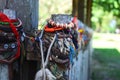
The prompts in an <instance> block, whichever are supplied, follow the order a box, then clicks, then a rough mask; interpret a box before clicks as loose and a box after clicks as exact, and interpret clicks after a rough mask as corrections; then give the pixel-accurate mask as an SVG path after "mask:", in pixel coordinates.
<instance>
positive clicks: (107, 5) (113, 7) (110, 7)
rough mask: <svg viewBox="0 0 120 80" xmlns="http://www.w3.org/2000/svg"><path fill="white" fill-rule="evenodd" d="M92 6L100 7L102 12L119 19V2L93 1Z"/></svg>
mask: <svg viewBox="0 0 120 80" xmlns="http://www.w3.org/2000/svg"><path fill="white" fill-rule="evenodd" d="M93 6H96V7H102V8H103V10H104V11H108V12H112V13H113V14H114V16H117V17H120V12H119V10H120V0H93Z"/></svg>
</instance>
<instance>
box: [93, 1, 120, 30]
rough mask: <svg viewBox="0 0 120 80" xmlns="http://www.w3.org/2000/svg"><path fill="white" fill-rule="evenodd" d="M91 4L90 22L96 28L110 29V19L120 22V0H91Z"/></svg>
mask: <svg viewBox="0 0 120 80" xmlns="http://www.w3.org/2000/svg"><path fill="white" fill-rule="evenodd" d="M92 5H93V6H92V24H93V26H94V27H93V28H95V29H96V30H102V31H103V32H107V31H110V30H111V29H110V28H111V27H110V23H111V21H112V20H116V22H117V24H119V23H120V22H119V21H120V19H119V18H120V11H119V10H120V0H93V4H92ZM115 28H116V27H114V29H115Z"/></svg>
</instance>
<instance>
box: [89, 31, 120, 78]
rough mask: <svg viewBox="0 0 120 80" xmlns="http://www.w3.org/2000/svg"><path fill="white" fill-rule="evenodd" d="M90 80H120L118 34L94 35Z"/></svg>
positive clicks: (119, 36) (119, 39) (119, 35)
mask: <svg viewBox="0 0 120 80" xmlns="http://www.w3.org/2000/svg"><path fill="white" fill-rule="evenodd" d="M93 48H94V53H93V64H92V75H91V78H92V80H120V34H108V33H94V35H93Z"/></svg>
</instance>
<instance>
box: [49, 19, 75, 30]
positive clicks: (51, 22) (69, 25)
mask: <svg viewBox="0 0 120 80" xmlns="http://www.w3.org/2000/svg"><path fill="white" fill-rule="evenodd" d="M48 23H49V24H51V25H52V26H56V27H64V28H72V27H74V23H73V22H70V23H68V24H67V23H66V24H60V23H55V21H53V20H51V19H49V20H48Z"/></svg>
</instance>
